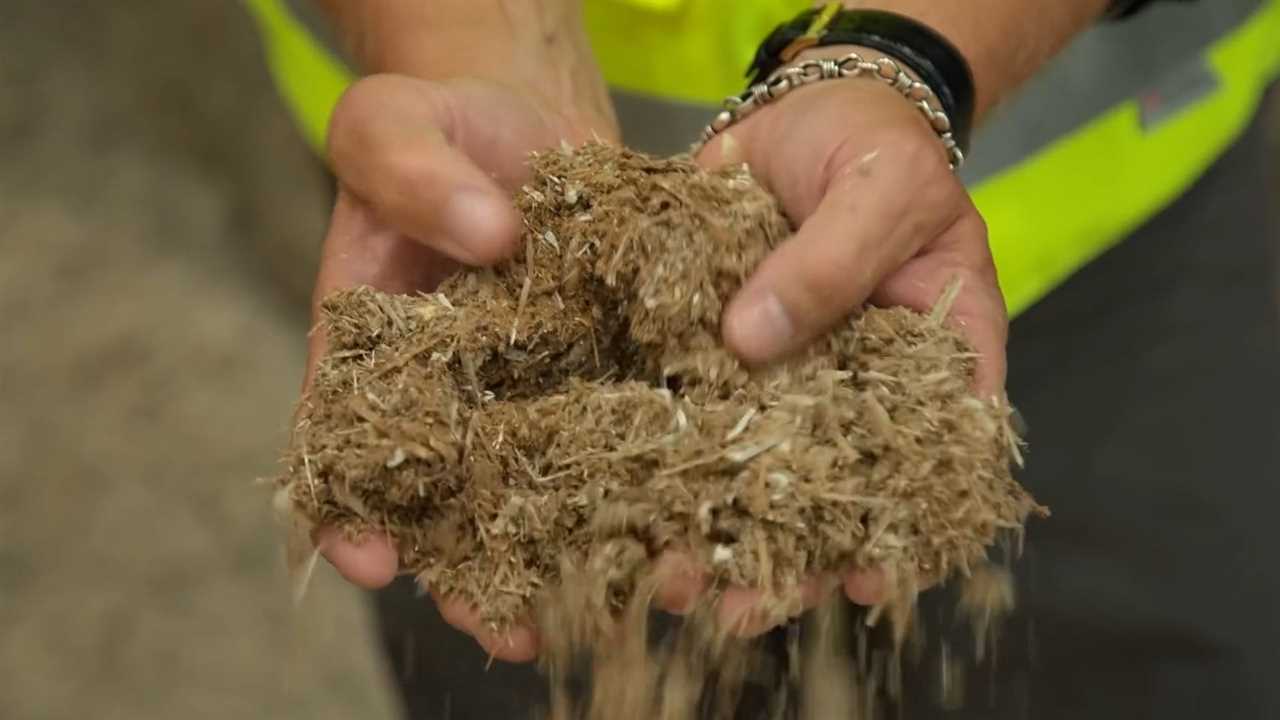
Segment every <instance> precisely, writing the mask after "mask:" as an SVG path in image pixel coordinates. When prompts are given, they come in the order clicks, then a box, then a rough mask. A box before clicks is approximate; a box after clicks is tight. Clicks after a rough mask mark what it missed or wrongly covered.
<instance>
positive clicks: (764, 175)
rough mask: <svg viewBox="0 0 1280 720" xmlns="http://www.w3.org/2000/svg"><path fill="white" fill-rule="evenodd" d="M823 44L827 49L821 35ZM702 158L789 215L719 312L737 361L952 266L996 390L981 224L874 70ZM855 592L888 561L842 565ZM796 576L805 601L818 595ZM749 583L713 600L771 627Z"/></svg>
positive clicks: (993, 314) (693, 586) (783, 109)
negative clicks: (746, 177) (754, 184)
mask: <svg viewBox="0 0 1280 720" xmlns="http://www.w3.org/2000/svg"><path fill="white" fill-rule="evenodd" d="M824 50H827V51H828V52H829V51H830V49H824ZM697 159H698V161H699V162H700V163H702V164H704V165H707V166H712V167H714V166H721V165H727V164H736V163H743V162H745V163H747V164H748V165H749V166H750V168H751V170H752V173H753V174H754V175H755V176H756V178H757V179H758V180H760V181H761V183H762V184H763V185H764V186H765V187H766V188H767V189H768V190H770V191H771V192H773V193H774V195H776V196H777V197H778V198H779V200H780V201H781V204H782V208H783V210H784V211H785V212H786V214H787V215H788V217H789V218H790V219H791V221H792V223H793V224H794V225H795V226H796V227H798V228H799V229H798V231H797V232H796V234H795V235H794V236H793V237H792V238H791V239H789V240H788V241H786V242H785V243H784V244H783V245H782V246H781V247H779V248H777V249H776V250H775V251H774V252H773V254H772V255H770V256H769V257H768V258H766V259H765V261H764V262H763V263H761V265H760V266H759V267H758V268H757V269H756V271H755V273H754V274H753V275H752V277H751V278H749V279H748V281H747V283H746V284H745V285H744V286H743V287H742V289H741V290H740V291H739V292H738V294H737V296H736V297H735V298H734V299H733V300H732V301H731V302H730V304H729V306H728V308H727V309H726V310H725V313H724V316H723V318H722V322H721V326H722V331H723V334H724V341H725V343H726V345H727V346H728V347H729V348H730V349H732V350H733V351H734V352H735V353H737V354H738V355H739V356H740V357H741V358H742V359H743V360H744V361H746V362H748V363H751V364H764V363H769V362H772V361H774V360H778V359H780V358H782V357H785V356H787V355H788V354H791V353H793V352H795V351H797V350H800V349H801V348H803V347H804V346H805V345H806V344H808V343H809V342H811V341H813V340H814V339H816V338H817V337H819V336H821V335H822V334H823V333H825V332H827V331H828V330H830V329H831V328H832V327H834V326H835V325H836V324H838V323H840V322H841V321H843V320H844V319H845V318H847V317H848V316H849V315H850V314H852V313H854V312H856V311H857V310H858V309H859V308H861V307H862V306H863V305H864V304H865V303H867V302H870V303H872V304H875V305H885V306H889V305H901V306H906V307H910V308H915V309H917V310H922V311H924V310H928V309H929V308H931V307H932V305H933V304H934V302H936V301H937V299H938V298H939V296H940V295H941V294H942V292H943V290H944V288H945V287H946V286H947V285H948V284H949V283H950V282H951V281H952V280H954V279H959V280H960V282H961V283H962V286H961V289H960V292H959V295H958V297H957V298H956V301H955V304H954V306H953V308H952V313H951V318H950V319H951V322H952V323H953V324H954V325H955V326H956V327H957V328H958V329H960V330H961V331H962V332H963V333H964V335H965V336H966V338H967V339H968V340H969V342H970V343H971V344H972V345H973V347H974V348H975V350H976V351H977V352H978V353H979V355H980V358H979V360H978V366H977V372H976V377H975V383H974V384H975V391H976V392H978V393H979V394H980V395H982V396H983V397H989V396H992V395H999V394H1002V393H1003V388H1004V380H1005V341H1006V338H1007V335H1008V316H1007V313H1006V310H1005V305H1004V299H1003V297H1002V295H1001V293H1000V288H999V285H998V284H997V281H996V270H995V265H994V264H993V262H992V258H991V251H990V249H989V247H988V245H987V231H986V226H985V224H984V223H983V220H982V218H981V217H980V216H979V215H978V211H977V209H976V208H975V207H974V205H973V203H972V202H971V201H970V199H969V195H968V193H967V192H966V191H965V188H964V186H963V185H962V184H961V182H960V180H959V179H958V178H957V177H956V175H955V173H953V172H952V171H951V169H950V168H949V167H948V165H947V157H946V152H945V150H944V149H943V146H942V143H941V142H940V141H939V139H938V137H937V135H936V134H935V133H934V131H933V129H932V128H931V127H930V126H929V124H928V122H927V121H926V120H925V119H924V117H923V115H922V114H921V113H920V112H919V110H918V109H917V108H915V107H914V106H913V105H912V104H911V103H909V102H908V101H907V100H906V99H905V98H903V97H902V96H901V95H900V94H898V92H897V91H895V90H894V89H893V88H891V87H888V86H886V85H884V84H882V83H880V82H877V81H876V80H874V79H871V78H850V79H846V80H828V81H823V82H819V83H815V84H813V85H811V86H807V87H804V88H800V89H797V90H793V91H792V92H791V93H790V94H788V95H787V96H786V97H785V98H781V99H779V100H777V101H776V102H774V103H773V104H771V105H768V106H766V107H764V108H761V109H760V110H758V111H757V112H756V113H754V114H753V115H751V116H749V117H747V118H745V119H744V120H742V121H741V122H740V123H738V124H736V125H734V126H732V127H730V128H729V129H728V130H726V131H725V132H723V133H721V134H720V135H719V136H717V137H716V138H715V139H714V140H712V141H711V142H710V143H708V144H707V146H706V147H704V148H703V149H702V150H701V152H700V153H699V154H698V158H697ZM672 562H675V563H677V564H679V565H682V566H683V567H682V570H683V571H682V572H677V573H676V576H677V577H679V578H683V580H678V581H674V582H668V583H667V587H665V588H664V590H663V592H661V593H660V594H659V598H658V599H659V602H660V603H661V604H663V605H665V606H667V607H668V608H673V609H679V608H681V607H687V606H688V605H689V603H690V602H691V601H692V599H693V598H694V597H695V596H696V595H697V594H698V592H699V591H700V588H701V587H702V585H703V583H704V582H705V579H704V577H703V576H702V575H701V573H700V572H699V571H698V570H697V569H692V568H689V567H687V565H685V563H687V561H686V560H683V559H675V560H673V561H672ZM841 579H842V584H843V589H844V592H845V594H846V595H847V596H848V597H849V598H850V599H851V600H853V601H854V602H858V603H861V604H875V603H878V602H882V601H884V600H885V599H886V597H887V595H888V593H889V592H891V590H892V588H889V587H888V583H886V581H885V579H884V573H882V572H880V571H879V570H877V569H868V568H862V569H850V570H849V571H848V572H847V573H845V574H844V576H843V577H842V578H841ZM821 587H823V584H822V583H820V582H818V581H817V580H816V579H815V580H813V581H811V582H810V583H806V584H805V586H804V587H803V588H802V596H803V599H804V602H805V604H806V606H812V605H813V604H816V603H818V602H820V601H821V600H822V599H823V597H822V596H823V593H822V592H821V591H820V588H821ZM758 598H759V593H758V592H757V591H753V590H749V589H745V588H731V589H729V590H727V591H725V593H724V595H723V596H722V597H721V601H720V605H719V609H718V613H719V615H720V617H721V620H722V622H725V621H727V622H731V623H732V624H733V625H734V626H736V627H737V628H739V629H740V630H741V631H743V632H745V633H748V634H750V633H754V632H760V631H763V630H764V629H767V626H765V625H763V624H762V623H761V620H762V619H760V618H754V617H753V613H752V612H751V608H752V607H753V606H754V604H755V603H756V601H757V600H758Z"/></svg>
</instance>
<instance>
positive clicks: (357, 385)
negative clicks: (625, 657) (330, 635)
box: [279, 144, 1037, 626]
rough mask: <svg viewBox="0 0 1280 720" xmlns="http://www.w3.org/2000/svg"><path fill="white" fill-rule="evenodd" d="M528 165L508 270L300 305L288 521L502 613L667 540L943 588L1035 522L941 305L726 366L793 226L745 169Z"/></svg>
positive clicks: (647, 555)
mask: <svg viewBox="0 0 1280 720" xmlns="http://www.w3.org/2000/svg"><path fill="white" fill-rule="evenodd" d="M532 170H533V179H532V180H531V181H530V182H529V184H528V185H527V186H526V187H524V188H523V190H522V191H521V192H520V193H519V194H518V197H517V200H516V202H517V204H518V207H519V209H520V211H521V212H522V213H523V215H524V222H525V232H524V247H523V249H522V251H521V252H520V253H519V254H518V255H517V256H516V257H515V258H514V259H512V260H511V261H509V262H506V263H504V264H502V265H500V266H498V267H496V268H494V269H492V270H480V271H470V272H464V273H462V274H459V275H457V276H456V277H454V278H451V279H450V280H448V281H446V282H445V283H444V284H443V285H442V286H441V287H440V288H439V290H438V292H436V293H433V294H424V295H421V296H415V297H408V296H393V295H386V294H382V293H379V292H376V291H373V290H369V289H357V290H351V291H348V292H343V293H339V294H337V295H334V296H333V297H330V298H328V299H327V300H326V301H325V302H324V306H323V310H324V318H323V330H324V332H325V333H326V337H327V340H328V347H329V351H328V354H327V355H326V356H325V358H324V359H323V360H322V362H321V363H320V366H319V368H318V370H317V372H316V375H315V381H314V385H313V387H312V388H311V392H310V393H309V395H308V396H307V398H306V399H305V401H304V404H303V406H302V408H301V412H300V415H299V422H298V424H297V427H296V429H295V432H294V435H293V440H292V444H291V447H290V449H289V452H288V455H287V457H286V465H287V468H286V470H285V472H284V473H283V475H282V476H281V477H280V478H279V483H280V484H281V485H282V486H283V487H285V488H287V490H288V492H289V495H290V496H291V498H292V500H293V502H294V504H295V505H296V507H297V509H298V510H300V511H301V513H302V514H304V515H305V516H306V517H307V518H308V519H309V520H310V522H312V523H316V524H328V525H337V526H340V527H343V528H345V529H347V530H348V531H350V532H352V533H358V532H363V531H368V530H374V529H376V530H377V531H379V532H383V531H385V532H387V533H389V535H390V537H391V538H392V539H393V540H394V541H395V543H396V544H397V546H398V548H399V551H400V559H401V565H402V568H403V569H404V570H405V571H407V572H411V573H415V574H417V575H418V576H419V577H420V578H421V579H422V580H423V581H424V582H425V583H426V584H428V585H429V586H431V587H432V588H433V589H434V590H436V591H438V592H441V593H444V594H448V595H458V596H461V597H462V598H464V599H466V600H468V601H470V602H471V603H473V604H474V605H475V606H477V607H478V608H480V609H481V610H482V612H483V613H484V615H485V617H487V618H488V619H489V620H491V621H492V622H493V623H494V624H495V625H499V626H500V625H502V624H505V623H507V622H509V621H511V620H512V619H514V618H516V617H518V616H523V615H526V614H528V613H529V612H530V611H531V609H532V607H533V604H534V601H535V599H536V598H538V597H539V596H540V595H541V594H542V593H543V592H544V591H546V590H549V589H550V588H551V587H552V586H554V585H556V584H557V583H558V581H559V580H560V578H561V577H562V576H563V575H564V574H565V573H566V570H567V569H570V568H572V569H576V570H581V569H586V570H587V571H588V572H589V573H594V575H593V577H595V578H597V579H599V582H598V585H597V587H596V592H597V593H598V594H600V595H601V597H600V602H601V603H602V606H603V607H606V608H612V609H614V610H620V609H622V608H624V607H625V606H626V604H627V602H628V601H629V600H630V599H631V596H633V595H634V594H635V592H636V588H637V587H638V583H640V582H641V581H642V579H643V578H644V577H645V574H646V571H647V569H648V568H649V565H650V561H651V560H652V559H654V558H655V557H656V556H657V554H658V553H659V552H661V551H663V550H664V549H668V548H685V549H687V550H688V551H689V552H691V553H692V554H693V555H694V556H695V557H696V558H697V559H698V560H700V561H701V562H702V563H703V564H704V565H705V566H706V567H707V568H709V569H710V570H711V572H712V573H713V574H714V577H715V579H716V581H717V583H719V584H724V583H734V584H743V585H750V586H758V587H762V588H764V589H765V590H766V591H767V592H768V593H769V594H770V595H771V596H772V597H773V598H776V599H779V600H782V601H790V600H792V599H794V598H793V595H794V592H793V591H794V589H795V587H796V585H797V584H798V583H799V582H800V581H801V580H802V579H803V578H805V577H807V576H809V575H812V574H814V573H819V572H823V571H830V570H834V569H838V568H844V567H846V566H849V565H852V564H858V565H864V566H872V565H883V566H887V567H889V568H890V569H891V570H893V571H895V572H894V574H895V575H896V576H897V577H899V578H909V579H910V580H911V582H912V583H926V582H930V581H935V580H940V579H945V578H947V577H948V576H949V575H951V574H952V573H954V572H956V571H957V570H965V569H967V568H968V567H970V566H972V565H976V564H977V563H978V562H979V561H980V560H981V559H982V558H983V557H984V556H985V550H986V547H987V546H988V545H990V544H991V543H992V542H993V541H994V540H995V539H996V537H997V535H998V534H999V533H1000V532H1001V531H1006V530H1008V531H1020V530H1021V528H1022V526H1023V524H1024V522H1025V520H1026V519H1027V517H1028V515H1029V514H1030V513H1032V512H1034V511H1036V510H1037V506H1036V505H1035V503H1034V502H1033V500H1032V499H1031V497H1030V496H1029V495H1028V494H1027V493H1026V492H1025V491H1024V490H1023V489H1022V488H1021V487H1020V486H1019V485H1018V484H1017V483H1016V482H1015V480H1014V479H1013V478H1012V476H1011V474H1010V463H1011V460H1013V459H1014V458H1015V457H1016V454H1017V444H1018V440H1017V438H1016V437H1015V435H1014V433H1013V431H1012V430H1011V429H1010V424H1009V422H1008V415H1009V408H1008V406H1007V405H1005V404H1003V403H1001V402H998V401H995V400H990V401H988V400H984V399H980V398H978V397H975V396H974V395H973V393H972V392H971V390H970V381H971V377H972V371H973V367H974V354H973V352H972V350H971V349H970V348H969V346H968V345H966V343H965V342H964V340H963V339H962V338H961V337H960V336H959V335H958V334H957V333H956V332H955V331H954V330H952V329H950V328H949V327H947V325H946V324H945V323H944V319H945V315H946V312H947V302H946V299H945V298H944V299H942V300H941V302H940V304H939V306H938V307H937V308H935V309H934V311H933V312H932V313H929V314H921V313H917V312H914V311H911V310H907V309H902V308H887V309H878V308H870V309H868V310H866V312H865V313H863V314H862V315H861V317H858V318H856V319H853V320H850V321H849V322H848V323H846V324H844V325H842V326H841V327H839V328H837V329H836V330H835V331H834V332H832V333H831V334H830V335H829V336H828V337H827V338H826V339H825V340H823V341H822V342H820V343H818V344H817V345H816V346H815V347H813V348H812V349H811V350H810V351H808V352H807V353H806V354H804V355H803V356H801V357H798V358H796V359H794V360H793V361H791V362H789V363H787V364H785V365H780V366H778V367H774V368H769V369H765V370H759V371H755V372H751V371H749V370H748V369H747V368H745V367H744V366H742V365H741V364H740V363H739V362H738V361H737V360H736V359H735V358H734V357H733V356H732V355H730V354H729V353H728V352H727V351H725V350H724V349H723V348H722V347H721V345H720V339H719V337H720V336H719V328H718V321H719V318H720V314H721V311H722V309H723V307H724V304H725V302H726V301H727V300H728V299H729V298H730V297H731V296H732V294H733V293H734V291H735V290H736V288H738V287H739V286H740V285H741V283H742V282H743V280H744V279H745V278H746V277H747V275H748V273H749V272H750V271H751V269H752V268H753V267H755V265H756V264H757V263H758V262H759V261H760V260H761V259H762V258H764V257H765V255H766V254H767V253H768V252H769V251H770V249H772V248H773V247H775V246H777V245H778V244H779V243H781V242H783V241H785V240H786V238H787V237H788V235H789V233H790V229H789V226H788V224H787V222H786V220H785V218H784V217H783V216H782V215H781V214H780V212H779V210H778V207H777V204H776V202H775V201H774V199H773V198H772V197H771V196H770V195H769V194H768V193H766V192H765V191H764V190H763V189H761V188H760V187H759V186H758V185H757V184H756V183H755V182H754V181H753V180H752V179H751V177H750V175H749V174H748V173H747V171H746V170H745V169H744V168H740V167H739V168H731V169H727V170H722V171H719V172H714V173H707V172H704V171H701V170H699V169H697V167H696V166H695V165H694V164H693V163H692V162H691V161H689V160H688V159H687V158H676V159H668V160H659V159H654V158H650V157H647V156H643V155H639V154H636V153H632V152H629V151H626V150H621V149H618V148H614V147H610V146H606V145H602V144H592V145H587V146H585V147H583V148H580V149H577V150H572V151H571V150H568V149H564V150H560V151H549V152H545V153H542V154H539V155H536V156H535V157H534V158H533V160H532ZM794 609H795V608H794V607H789V606H788V605H787V603H786V602H783V603H782V604H781V605H779V611H780V612H788V611H791V610H794Z"/></svg>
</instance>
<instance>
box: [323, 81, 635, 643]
mask: <svg viewBox="0 0 1280 720" xmlns="http://www.w3.org/2000/svg"><path fill="white" fill-rule="evenodd" d="M588 107H592V106H590V105H589V106H588ZM594 108H595V109H594V110H592V109H587V110H584V111H579V112H576V113H575V112H573V111H566V110H565V109H563V107H553V105H552V103H549V102H547V100H546V99H545V98H542V97H540V96H537V95H533V94H528V93H524V92H522V91H521V90H518V89H515V88H511V87H507V86H504V85H501V84H497V83H490V82H483V81H470V80H464V81H455V82H449V83H435V82H428V81H425V80H419V79H416V78H411V77H408V76H401V75H377V76H371V77H368V78H365V79H363V80H361V81H359V82H358V83H356V84H355V85H354V86H352V88H351V89H350V90H348V91H347V93H346V95H344V96H343V98H342V100H341V102H340V103H339V105H338V107H337V108H336V110H335V111H334V115H333V119H332V122H331V124H330V129H329V159H330V163H331V165H332V168H333V170H334V172H335V173H336V174H337V177H338V181H339V190H338V197H337V201H336V203H335V205H334V209H333V217H332V219H331V221H330V225H329V232H328V235H327V236H326V238H325V241H324V250H323V253H322V255H321V260H320V271H319V276H318V277H317V279H316V287H315V293H314V296H313V301H312V317H313V320H318V319H319V314H318V310H319V303H320V301H321V300H322V299H323V298H324V297H326V296H328V295H329V294H331V293H333V292H335V291H337V290H340V289H343V288H350V287H356V286H360V285H368V286H371V287H375V288H378V289H380V290H383V291H386V292H393V293H413V292H419V291H430V290H432V289H433V288H434V287H435V286H436V285H437V284H438V283H439V282H440V281H441V280H443V279H444V278H445V277H446V276H447V275H449V274H450V273H451V272H453V270H454V269H456V267H457V265H458V263H462V264H466V265H488V264H491V263H494V262H497V261H499V260H502V259H503V258H505V257H507V256H508V255H510V254H511V253H512V252H513V251H514V250H515V249H516V247H517V245H518V242H519V236H520V218H519V216H518V214H517V212H516V210H515V207H514V206H513V205H512V202H511V196H512V194H513V193H514V191H515V190H516V189H517V188H518V187H519V186H520V184H521V183H522V182H523V180H524V179H525V176H526V174H527V168H526V165H525V163H526V159H527V156H528V154H529V153H530V152H531V151H534V150H541V149H544V148H548V147H555V146H558V145H559V144H560V143H561V141H567V142H569V143H571V144H575V145H576V144H580V143H581V142H583V141H585V140H588V139H590V138H591V137H593V136H597V137H600V138H602V139H605V140H609V139H614V138H616V137H617V130H616V123H615V121H614V119H613V117H612V115H611V113H610V111H609V109H608V107H607V106H604V107H603V108H602V107H601V105H600V104H599V103H596V104H595V105H594ZM316 327H317V329H316V331H315V332H313V333H312V335H311V339H310V344H309V357H308V360H307V374H306V380H305V384H304V392H305V391H306V389H308V388H310V385H311V379H312V375H313V373H314V370H315V365H316V362H317V361H318V360H319V358H320V357H321V355H322V354H323V352H324V348H325V338H324V335H323V332H322V330H321V329H320V327H319V325H317V326H316ZM315 540H316V543H317V546H318V547H319V549H320V552H321V553H322V554H323V555H324V556H325V557H326V558H327V559H328V560H329V562H330V563H332V564H333V566H334V567H335V568H337V570H338V572H339V573H341V574H342V576H343V577H345V578H346V579H347V580H349V581H351V582H352V583H355V584H356V585H359V586H361V587H364V588H369V589H376V588H380V587H383V586H385V585H387V584H388V583H390V582H391V581H392V580H393V579H394V578H395V576H396V575H397V574H398V572H399V567H398V560H397V553H396V550H395V548H394V547H393V546H392V544H391V543H390V541H389V540H388V539H387V538H386V537H385V536H383V535H378V534H373V535H370V536H368V537H365V538H362V539H360V540H359V541H358V542H355V543H352V542H348V541H346V540H345V539H343V537H342V535H341V533H339V532H338V531H337V530H336V529H334V528H320V529H318V530H317V532H316V534H315ZM429 589H430V588H428V590H429ZM435 600H436V602H437V604H438V606H439V609H440V614H441V615H442V616H443V617H444V619H445V620H446V621H448V622H449V623H450V624H451V625H453V626H454V627H456V628H458V629H459V630H462V631H464V632H466V633H468V634H470V635H472V636H473V637H475V638H476V640H477V641H478V642H479V643H480V644H481V645H482V646H483V647H484V648H485V649H486V650H487V651H488V652H490V653H491V654H492V655H493V656H494V657H496V658H499V659H503V660H510V661H525V660H531V659H533V657H534V656H535V654H536V653H537V636H536V633H535V631H534V629H533V628H532V627H531V626H517V627H515V628H513V629H512V630H511V631H510V632H509V633H507V634H505V635H503V636H497V635H494V634H493V633H492V632H490V631H489V630H488V628H487V627H486V626H485V625H484V624H483V623H481V622H480V617H479V615H478V613H477V612H476V611H475V609H474V608H472V607H470V606H469V605H468V604H466V603H464V602H462V601H459V600H456V599H450V598H442V597H439V596H436V597H435Z"/></svg>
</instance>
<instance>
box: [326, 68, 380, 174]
mask: <svg viewBox="0 0 1280 720" xmlns="http://www.w3.org/2000/svg"><path fill="white" fill-rule="evenodd" d="M393 82H394V78H392V77H390V76H386V75H370V76H368V77H364V78H361V79H359V80H357V81H356V82H354V83H352V84H351V86H350V87H348V88H347V89H346V91H345V92H343V93H342V96H341V97H339V98H338V102H337V104H336V105H334V108H333V113H332V114H331V115H330V117H329V130H328V144H329V148H328V150H329V156H330V158H331V159H334V160H337V159H338V156H340V155H341V154H342V153H343V152H345V151H348V150H354V149H355V147H356V146H358V145H360V144H361V140H362V139H365V136H366V135H367V132H368V128H369V126H370V124H371V123H372V121H373V120H374V119H376V118H377V117H379V116H380V115H382V110H383V109H384V108H385V107H386V103H387V97H388V92H389V91H390V90H391V87H390V86H391V84H392V83H393Z"/></svg>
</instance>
